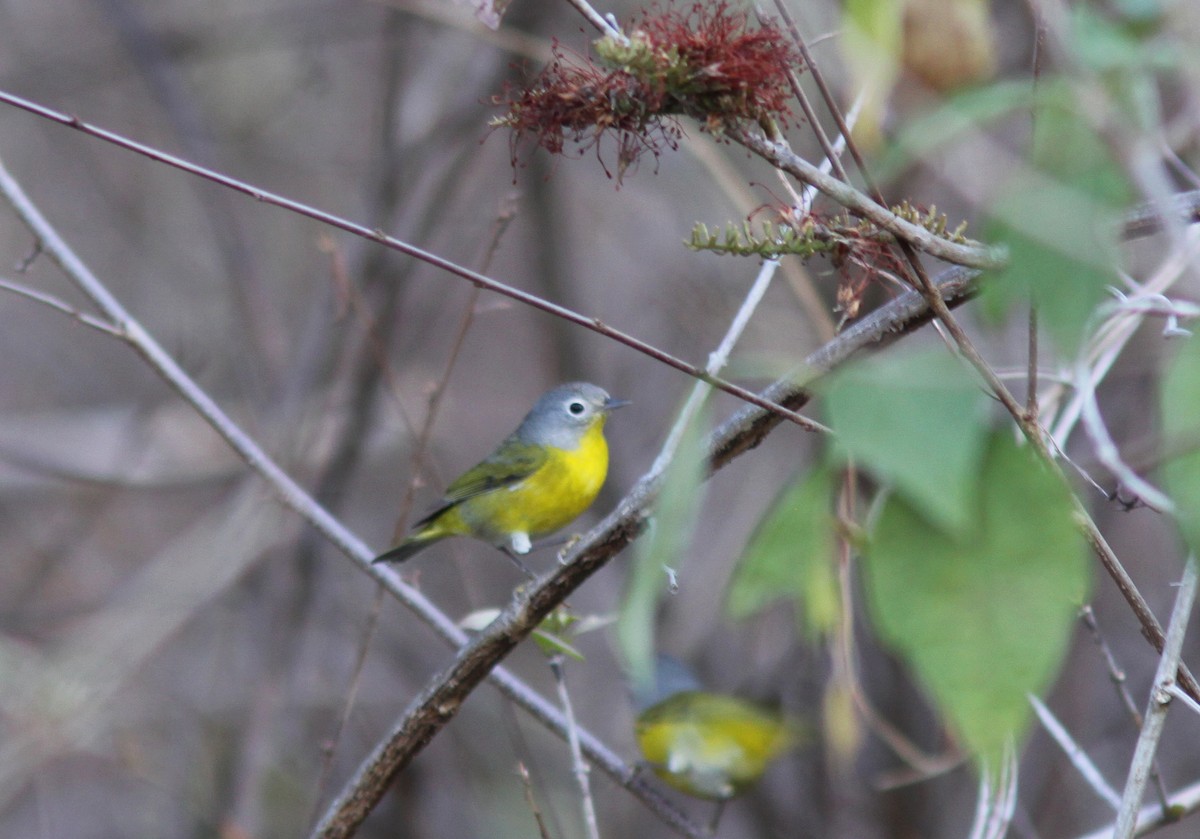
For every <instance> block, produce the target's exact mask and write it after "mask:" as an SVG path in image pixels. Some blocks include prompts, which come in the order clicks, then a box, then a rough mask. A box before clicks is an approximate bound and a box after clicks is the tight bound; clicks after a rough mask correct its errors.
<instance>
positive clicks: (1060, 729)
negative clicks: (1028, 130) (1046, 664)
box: [1029, 693, 1121, 812]
mask: <svg viewBox="0 0 1200 839" xmlns="http://www.w3.org/2000/svg"><path fill="white" fill-rule="evenodd" d="M1029 703H1030V704H1031V705H1033V710H1034V713H1036V714H1037V716H1038V719H1039V720H1041V723H1042V727H1043V728H1045V729H1046V731H1047V732H1049V734H1050V736H1051V737H1053V738H1054V742H1056V743H1058V746H1059V748H1061V749H1062V750H1063V753H1064V754H1065V755H1066V756H1067V759H1068V760H1070V761H1071V764H1072V765H1073V766H1074V767H1075V769H1076V770H1077V771H1078V772H1079V774H1080V775H1082V776H1083V779H1084V780H1085V781H1087V782H1088V786H1090V787H1091V788H1092V790H1093V791H1094V792H1095V793H1096V795H1098V796H1100V797H1101V798H1102V799H1104V800H1105V801H1107V802H1108V805H1109V806H1110V807H1112V808H1113V812H1116V810H1117V808H1118V807H1120V806H1121V796H1119V795H1117V791H1116V790H1115V789H1113V788H1112V787H1111V786H1109V783H1108V781H1106V780H1104V776H1103V775H1101V774H1100V770H1099V769H1098V768H1096V764H1094V763H1092V759H1091V758H1090V757H1088V754H1087V752H1085V751H1084V750H1083V747H1082V746H1080V745H1079V744H1078V743H1076V742H1075V738H1074V737H1072V736H1071V734H1070V732H1068V731H1067V729H1066V728H1065V727H1064V726H1063V724H1062V723H1060V722H1059V721H1058V718H1057V717H1056V716H1054V714H1053V712H1051V710H1050V709H1049V708H1047V707H1046V703H1044V702H1042V700H1040V699H1038V698H1037V697H1036V696H1034V695H1033V694H1032V693H1031V694H1029Z"/></svg>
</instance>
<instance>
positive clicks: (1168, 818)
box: [1079, 783, 1200, 839]
mask: <svg viewBox="0 0 1200 839" xmlns="http://www.w3.org/2000/svg"><path fill="white" fill-rule="evenodd" d="M1197 811H1200V783H1194V784H1192V785H1191V786H1189V787H1184V788H1183V789H1181V790H1179V792H1177V793H1175V794H1174V795H1172V796H1171V801H1170V803H1169V807H1168V809H1167V810H1165V811H1164V809H1163V808H1162V807H1160V806H1159V805H1157V804H1151V805H1147V806H1145V807H1143V808H1142V809H1141V812H1139V813H1138V817H1137V826H1136V828H1135V829H1134V833H1133V835H1134V836H1145V835H1146V834H1147V833H1150V832H1151V831H1153V830H1156V829H1158V828H1160V827H1166V826H1167V825H1169V824H1174V823H1176V822H1177V821H1179V820H1180V819H1182V818H1183V817H1184V816H1186V815H1189V814H1192V813H1195V812H1197ZM1114 829H1115V825H1114V824H1111V823H1110V824H1107V825H1105V826H1104V827H1102V828H1100V829H1099V830H1094V831H1092V832H1091V833H1089V834H1087V835H1085V836H1080V837H1079V839H1113V831H1114Z"/></svg>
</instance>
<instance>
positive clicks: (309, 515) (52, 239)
mask: <svg viewBox="0 0 1200 839" xmlns="http://www.w3.org/2000/svg"><path fill="white" fill-rule="evenodd" d="M0 194H3V195H4V197H5V198H6V199H7V201H8V202H9V203H10V204H11V205H12V207H13V208H14V210H16V212H17V214H18V215H19V216H20V218H21V219H22V221H24V222H25V224H26V226H27V227H28V228H29V230H30V231H31V232H32V233H33V235H34V236H36V237H37V238H38V240H39V241H40V242H41V243H42V247H43V249H44V251H45V252H46V253H47V254H48V255H49V256H50V257H51V258H52V259H53V260H54V261H55V262H56V263H57V264H58V265H59V266H60V267H61V268H62V269H63V271H64V272H65V273H66V274H67V276H68V277H69V278H70V279H71V280H72V281H73V282H74V283H75V284H76V285H77V286H78V287H79V288H80V289H81V290H82V291H83V292H84V294H86V295H87V297H88V298H89V299H91V301H92V302H93V303H94V304H95V305H96V306H97V307H98V308H99V309H100V310H101V311H102V312H103V313H104V315H105V316H106V317H108V318H109V319H111V321H112V322H113V324H114V328H115V330H116V334H118V335H119V337H120V338H121V339H122V340H123V341H125V342H126V343H128V344H129V345H130V346H131V347H132V348H133V349H134V351H136V352H137V353H138V354H139V355H141V356H142V358H143V359H145V360H146V362H147V363H148V364H149V365H150V367H151V368H152V369H153V370H154V371H155V372H156V373H158V374H159V375H160V376H161V377H162V378H163V379H164V380H165V381H166V382H167V384H168V385H169V386H170V387H171V388H173V389H174V390H175V391H176V392H177V393H178V394H179V395H180V396H181V397H182V398H183V399H184V400H185V401H187V402H188V403H189V404H190V405H191V406H192V407H193V408H194V409H195V410H196V411H197V412H198V413H199V414H200V415H201V416H202V417H203V418H204V419H205V420H206V421H207V422H208V423H209V425H211V426H212V428H213V429H214V430H215V431H216V432H217V433H218V434H219V435H221V437H222V438H223V439H224V440H225V441H226V443H228V444H229V446H230V447H231V448H232V449H233V450H234V451H235V452H237V453H238V455H239V456H240V457H241V458H242V459H243V460H244V461H245V462H246V464H247V465H249V466H250V468H251V469H253V470H254V471H255V472H257V473H258V474H259V476H260V477H261V478H263V479H264V480H265V481H266V482H267V483H268V485H270V487H271V488H272V489H273V490H274V492H275V493H276V495H277V496H278V497H279V500H280V501H282V502H283V504H285V505H286V506H287V507H289V508H290V509H292V510H294V511H296V512H297V513H299V514H300V515H301V516H303V517H304V518H305V519H306V520H307V521H308V522H309V523H310V524H311V525H312V526H313V527H314V528H316V529H317V531H318V532H320V533H321V534H322V536H324V537H325V538H326V539H328V540H329V542H330V543H332V544H333V545H334V546H336V547H337V548H338V549H339V550H340V551H342V553H344V554H346V555H347V556H348V557H350V558H351V559H352V560H353V561H354V562H355V563H356V564H357V565H358V566H359V568H360V569H361V570H362V571H363V572H364V573H366V574H368V575H370V576H371V577H373V578H374V579H375V580H376V581H378V582H379V583H380V584H381V585H382V586H383V587H384V588H385V589H386V590H387V591H388V593H389V594H391V596H392V597H393V598H395V599H396V600H398V601H399V602H400V603H402V604H403V605H404V606H406V607H407V608H409V609H411V610H412V611H413V612H414V613H416V615H417V616H418V617H420V618H421V619H422V620H423V621H424V622H425V623H426V624H428V625H429V626H430V627H431V628H433V630H434V631H435V632H436V633H437V634H438V635H439V636H441V638H443V639H444V640H445V641H446V642H448V643H449V644H450V645H451V646H454V647H461V646H463V645H464V644H466V643H467V640H468V639H467V635H466V634H465V633H464V632H463V631H462V630H461V629H460V628H459V627H458V625H457V624H456V623H455V622H454V621H453V620H451V619H450V618H449V617H448V616H446V615H445V614H444V613H442V612H441V610H439V609H438V608H437V607H436V606H434V604H433V603H432V602H431V601H430V600H428V599H427V598H426V597H425V596H424V595H423V594H422V593H421V592H420V591H418V590H417V589H414V588H412V587H411V586H409V585H407V584H405V583H404V582H403V581H402V580H401V579H400V577H399V576H398V575H397V574H396V573H395V572H394V571H392V570H390V569H388V568H386V567H383V566H375V565H372V564H371V560H372V558H373V557H374V556H375V551H372V550H371V549H370V548H369V547H367V545H366V544H365V543H364V542H363V541H362V540H361V539H359V538H358V537H357V536H355V535H354V534H353V533H351V532H350V531H349V530H347V529H346V528H345V526H344V525H342V523H341V522H340V521H338V520H337V519H336V518H335V517H334V516H333V515H331V514H330V513H329V511H328V510H326V509H325V508H324V507H323V506H321V505H320V504H318V503H317V502H316V501H315V500H314V499H313V498H312V497H311V496H309V495H308V494H307V493H306V492H305V491H304V490H303V489H302V488H301V487H300V485H299V484H297V483H296V482H295V481H294V480H293V479H292V478H291V477H290V476H289V475H288V474H287V473H286V472H284V471H283V469H282V468H280V467H279V465H278V464H276V463H275V462H274V461H273V460H271V458H270V457H269V456H268V455H267V454H266V452H265V451H263V449H262V448H261V447H260V446H259V445H258V444H257V443H256V442H255V441H254V440H253V439H252V438H251V437H249V436H248V435H247V434H246V433H245V432H244V431H242V429H241V428H240V427H239V426H238V425H237V424H236V423H234V422H233V420H232V419H230V417H229V416H228V415H227V414H226V413H225V412H224V411H223V410H222V409H221V408H220V406H219V405H217V403H216V402H215V401H214V400H213V399H212V397H210V396H209V395H208V394H207V393H206V392H205V391H204V390H203V389H202V388H200V386H199V385H198V384H196V382H195V381H194V380H193V379H192V378H191V377H190V376H189V375H188V374H187V373H186V372H185V371H184V370H183V368H181V367H180V366H179V364H178V363H177V362H176V361H175V360H174V359H173V358H171V356H170V355H168V354H167V352H166V351H165V350H164V349H163V348H162V346H161V345H160V344H159V343H158V342H157V341H155V340H154V338H153V337H152V336H151V335H150V334H149V333H148V332H146V330H145V329H144V328H143V327H142V326H141V324H140V323H138V322H137V321H136V320H134V319H133V317H132V316H131V315H130V314H129V312H128V311H127V310H126V309H125V307H124V306H123V305H122V304H121V303H120V302H119V301H118V300H117V299H116V297H114V296H113V295H112V293H111V292H109V290H108V289H107V288H106V287H105V286H104V284H103V283H101V282H100V280H99V279H98V278H97V277H96V276H95V275H94V274H93V273H92V272H91V270H90V269H89V268H88V267H87V266H86V265H85V264H84V263H83V261H82V260H81V259H80V258H79V257H78V256H77V255H76V254H75V253H74V251H72V250H71V249H70V247H69V246H68V245H67V244H66V242H65V241H63V239H62V238H61V237H60V236H59V235H58V232H57V231H56V230H55V229H54V228H53V227H52V226H51V225H50V224H49V222H47V221H46V219H45V218H44V217H43V216H42V214H41V212H40V211H39V210H38V209H37V207H35V206H34V205H33V203H32V202H31V201H30V200H29V197H28V196H27V195H26V194H25V192H24V190H23V189H21V187H20V185H19V184H18V183H17V182H16V181H15V180H14V179H13V178H12V176H11V175H10V174H9V172H8V170H7V169H6V168H5V167H4V166H3V163H2V162H0ZM778 421H782V420H779V419H778V418H777V422H778ZM492 665H493V666H492V667H491V668H490V672H489V671H484V673H481V674H480V678H482V675H484V674H486V675H487V676H488V677H489V678H490V679H491V681H492V683H493V684H494V685H495V686H496V687H498V688H499V689H500V691H501V692H502V693H503V694H505V695H506V696H507V697H508V698H509V699H511V700H512V701H513V702H515V703H516V704H517V705H519V706H521V707H522V708H523V709H524V710H525V711H527V712H528V713H530V714H531V715H532V716H533V717H534V718H536V719H537V720H539V721H540V722H541V723H542V724H543V725H546V726H547V727H548V728H549V729H550V730H551V731H554V732H555V733H557V734H558V735H559V736H562V737H565V736H566V721H565V720H564V719H563V717H562V714H561V713H560V712H559V711H558V709H557V708H555V707H554V706H553V705H552V704H550V703H549V702H547V701H546V700H545V699H544V698H543V697H542V696H541V695H539V694H538V693H537V692H536V691H534V690H533V689H532V688H530V687H529V686H528V685H526V684H525V683H524V682H522V681H521V680H520V679H518V678H517V677H515V676H513V675H512V674H511V673H510V672H509V671H508V670H506V669H504V668H503V667H495V666H494V665H495V662H494V661H493V662H492ZM477 681H478V680H477ZM464 695H465V694H464ZM453 710H456V707H455V708H454V709H451V710H450V711H449V713H448V716H447V717H446V719H449V717H450V716H453ZM580 743H581V745H582V746H583V749H584V751H585V752H586V753H587V755H588V758H589V759H590V760H591V761H592V762H593V763H594V764H596V765H597V766H599V767H601V768H602V769H603V770H604V771H605V772H606V773H607V774H608V775H610V776H611V777H612V778H614V779H615V780H616V781H617V782H618V783H620V784H622V785H624V786H626V788H628V789H629V790H630V791H631V792H633V794H634V795H635V796H637V797H638V798H640V799H641V800H642V801H643V802H644V803H646V805H647V806H648V807H649V808H650V810H651V811H652V812H654V813H656V814H658V815H659V817H660V818H662V819H663V820H664V821H665V822H666V823H667V824H669V825H671V826H673V827H675V828H676V829H677V830H679V831H680V832H682V833H684V834H685V835H689V836H698V835H700V831H701V829H700V828H699V827H697V826H695V825H692V824H691V822H690V821H688V819H687V818H686V817H685V816H683V814H682V813H680V812H679V810H678V809H677V808H675V807H674V806H673V805H671V804H670V803H669V802H667V801H666V800H665V799H663V798H662V797H661V796H660V795H659V794H658V793H657V792H656V791H655V790H654V789H653V788H652V787H650V786H649V785H648V784H645V783H644V782H642V781H641V780H640V779H638V778H637V777H636V775H635V772H634V770H633V769H632V768H631V767H629V766H628V765H627V764H626V763H625V762H624V761H622V760H621V759H620V758H619V757H617V756H616V755H615V754H614V753H613V752H612V751H611V750H610V749H609V748H608V747H607V746H605V745H604V744H603V743H602V742H601V741H600V740H598V739H597V738H595V737H594V736H593V735H591V734H590V733H587V732H585V731H582V730H581V731H580Z"/></svg>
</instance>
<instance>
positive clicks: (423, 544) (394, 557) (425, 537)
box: [371, 531, 445, 565]
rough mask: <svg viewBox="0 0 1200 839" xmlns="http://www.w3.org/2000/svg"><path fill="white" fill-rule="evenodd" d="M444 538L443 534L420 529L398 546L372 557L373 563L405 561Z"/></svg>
mask: <svg viewBox="0 0 1200 839" xmlns="http://www.w3.org/2000/svg"><path fill="white" fill-rule="evenodd" d="M443 538H445V537H444V536H443V535H441V534H438V535H432V534H430V533H429V532H428V531H424V532H421V531H418V532H416V533H414V534H412V535H411V536H409V537H408V538H406V539H404V540H403V541H401V542H400V544H398V545H396V547H394V548H389V549H388V550H386V551H384V552H383V553H381V554H380V555H379V556H377V557H375V558H374V559H372V560H371V564H372V565H374V564H375V563H377V562H404V561H405V560H408V559H412V558H413V557H414V556H416V555H417V554H418V553H420V552H421V551H423V550H425V549H426V548H428V547H429V546H430V545H432V544H433V543H434V542H436V541H438V540H439V539H443Z"/></svg>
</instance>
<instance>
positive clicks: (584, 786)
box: [550, 653, 600, 839]
mask: <svg viewBox="0 0 1200 839" xmlns="http://www.w3.org/2000/svg"><path fill="white" fill-rule="evenodd" d="M563 658H564V656H563V654H562V653H556V654H555V655H553V656H551V658H550V670H551V671H552V672H553V673H554V684H555V685H556V686H557V688H558V701H559V703H560V704H561V705H562V709H563V716H564V717H565V718H566V720H567V745H568V746H569V747H570V749H571V770H572V771H573V772H574V773H575V782H576V783H577V784H578V785H579V795H580V798H581V799H582V804H583V825H584V828H585V829H586V830H587V836H588V839H600V827H599V823H598V822H597V821H596V803H595V801H593V800H592V785H591V784H590V783H589V782H588V766H587V764H586V763H584V762H583V750H582V749H580V748H579V727H578V726H577V725H576V723H575V708H574V706H573V705H572V704H571V693H570V691H568V690H567V674H566V671H565V669H564V668H563Z"/></svg>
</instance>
